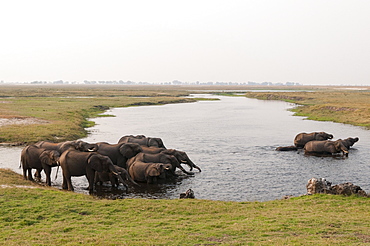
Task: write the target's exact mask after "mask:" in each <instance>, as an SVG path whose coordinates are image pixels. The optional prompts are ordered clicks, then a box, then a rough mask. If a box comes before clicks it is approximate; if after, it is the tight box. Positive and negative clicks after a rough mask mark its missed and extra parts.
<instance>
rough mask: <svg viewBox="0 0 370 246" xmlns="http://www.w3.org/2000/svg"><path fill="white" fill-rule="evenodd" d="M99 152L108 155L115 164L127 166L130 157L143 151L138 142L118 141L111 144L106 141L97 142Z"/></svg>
mask: <svg viewBox="0 0 370 246" xmlns="http://www.w3.org/2000/svg"><path fill="white" fill-rule="evenodd" d="M97 145H98V148H99V149H98V153H99V154H102V155H105V156H108V157H109V158H110V159H111V160H112V162H113V164H114V165H117V166H120V167H123V168H126V167H127V166H126V162H127V160H128V159H130V158H132V157H134V156H136V155H137V154H138V153H140V152H142V151H143V150H142V148H141V147H140V145H139V144H137V143H118V144H109V143H105V142H100V143H97Z"/></svg>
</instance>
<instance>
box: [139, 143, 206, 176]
mask: <svg viewBox="0 0 370 246" xmlns="http://www.w3.org/2000/svg"><path fill="white" fill-rule="evenodd" d="M141 148H142V149H143V153H148V154H158V153H164V154H166V155H173V156H174V157H175V158H176V159H177V161H178V162H179V163H180V164H186V165H188V166H189V167H190V171H192V170H193V168H196V169H198V170H199V172H201V171H202V170H201V169H200V167H198V166H197V165H195V164H194V162H192V161H191V160H190V158H189V157H188V155H187V154H186V152H184V151H180V150H176V149H165V148H156V147H145V146H141ZM178 168H179V169H180V170H182V171H183V172H184V173H186V174H194V173H188V172H187V171H185V169H183V168H182V167H181V165H180V167H178Z"/></svg>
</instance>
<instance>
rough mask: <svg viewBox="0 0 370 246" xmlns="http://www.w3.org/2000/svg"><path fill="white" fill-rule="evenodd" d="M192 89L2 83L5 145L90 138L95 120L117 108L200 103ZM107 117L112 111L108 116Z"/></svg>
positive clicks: (0, 123) (0, 122)
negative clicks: (193, 94) (190, 91)
mask: <svg viewBox="0 0 370 246" xmlns="http://www.w3.org/2000/svg"><path fill="white" fill-rule="evenodd" d="M188 94H189V93H187V92H185V91H178V90H176V89H175V88H173V89H172V90H169V89H167V90H163V89H162V88H161V87H129V88H126V87H115V86H111V87H110V86H104V87H102V86H82V85H76V86H72V85H70V86H53V85H32V86H31V85H17V86H15V85H13V86H10V85H2V86H1V92H0V98H1V100H0V143H2V145H4V144H5V145H22V144H30V143H35V142H38V141H43V140H48V141H53V142H62V141H67V140H75V139H79V138H83V137H86V136H87V134H88V132H87V131H86V130H85V128H87V127H90V126H93V125H94V122H92V121H89V120H88V119H89V118H94V117H99V114H101V113H103V112H104V111H106V110H108V109H109V108H113V107H131V106H142V105H161V104H169V103H186V102H194V101H195V99H191V98H185V97H184V96H187V95H188ZM104 117H107V115H104Z"/></svg>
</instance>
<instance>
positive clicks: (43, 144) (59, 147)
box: [35, 140, 98, 154]
mask: <svg viewBox="0 0 370 246" xmlns="http://www.w3.org/2000/svg"><path fill="white" fill-rule="evenodd" d="M35 145H36V146H38V147H40V148H44V149H49V150H56V151H58V152H59V153H60V154H62V153H63V152H64V151H66V150H68V149H69V148H74V149H76V150H79V151H86V152H89V151H97V150H98V145H97V144H94V143H88V142H85V141H82V140H74V141H65V142H60V143H52V142H49V141H40V142H37V143H36V144H35Z"/></svg>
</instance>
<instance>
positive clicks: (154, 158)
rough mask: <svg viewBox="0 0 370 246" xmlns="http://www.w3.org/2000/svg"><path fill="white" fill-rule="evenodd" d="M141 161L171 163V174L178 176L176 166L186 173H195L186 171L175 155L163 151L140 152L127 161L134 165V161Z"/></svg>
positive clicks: (128, 164)
mask: <svg viewBox="0 0 370 246" xmlns="http://www.w3.org/2000/svg"><path fill="white" fill-rule="evenodd" d="M136 161H140V162H145V163H163V164H171V168H170V169H169V170H168V171H169V172H170V173H171V175H173V176H177V175H176V174H175V170H176V167H177V168H180V169H181V170H182V171H183V172H184V173H186V174H189V175H193V174H194V173H192V172H188V171H186V170H185V169H184V168H183V167H182V166H181V165H180V163H179V161H178V160H177V159H176V158H175V157H174V156H173V155H168V154H165V153H163V152H160V153H157V154H148V153H139V154H137V155H136V156H135V157H133V158H131V159H130V160H128V162H127V166H130V165H132V163H133V162H136Z"/></svg>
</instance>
